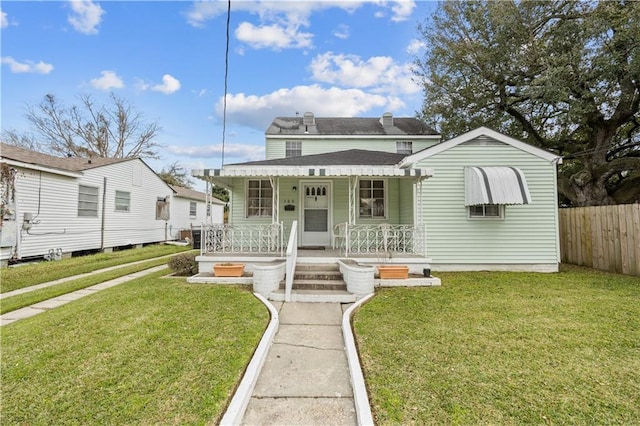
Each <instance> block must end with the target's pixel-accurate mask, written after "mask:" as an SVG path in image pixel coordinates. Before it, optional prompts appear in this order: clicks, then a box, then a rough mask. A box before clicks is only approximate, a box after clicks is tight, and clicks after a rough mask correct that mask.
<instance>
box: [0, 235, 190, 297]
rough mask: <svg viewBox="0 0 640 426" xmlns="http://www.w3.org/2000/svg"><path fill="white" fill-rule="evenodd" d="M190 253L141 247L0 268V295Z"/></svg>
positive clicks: (180, 249)
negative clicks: (122, 266) (75, 276)
mask: <svg viewBox="0 0 640 426" xmlns="http://www.w3.org/2000/svg"><path fill="white" fill-rule="evenodd" d="M188 250H191V248H190V247H189V246H175V245H171V244H154V245H149V246H145V247H142V248H136V249H129V250H120V251H114V252H112V253H98V254H91V255H87V256H78V257H72V258H69V259H62V260H59V261H55V262H39V263H33V264H30V265H22V266H17V267H11V268H0V293H6V292H9V291H13V290H17V289H19V288H24V287H29V286H32V285H35V284H40V283H45V282H49V281H55V280H57V279H60V278H64V277H69V276H72V275H78V274H83V273H86V272H92V271H95V270H98V269H103V268H108V267H110V266H116V265H122V264H124V263H130V262H137V261H139V260H145V259H151V258H154V257H159V256H165V255H169V254H173V253H180V252H184V251H188Z"/></svg>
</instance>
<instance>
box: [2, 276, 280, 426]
mask: <svg viewBox="0 0 640 426" xmlns="http://www.w3.org/2000/svg"><path fill="white" fill-rule="evenodd" d="M169 272H170V271H169V270H168V269H167V270H165V271H164V272H161V273H155V274H152V275H149V276H146V277H143V278H140V279H137V280H134V281H131V282H128V283H124V284H121V285H119V286H116V287H113V288H110V289H107V290H103V291H100V292H98V293H96V294H94V295H91V296H87V297H85V298H82V299H80V300H77V301H75V302H72V303H69V304H67V305H64V306H62V307H59V308H56V309H53V310H51V311H47V312H45V313H42V314H39V315H36V316H34V317H31V318H27V319H24V320H21V321H18V322H15V323H13V324H9V325H7V326H4V327H2V329H1V331H2V360H1V362H2V419H1V420H2V421H1V422H2V424H7V425H8V424H29V425H51V424H83V425H85V424H110V425H132V424H145V425H149V424H163V425H164V424H180V425H183V424H207V423H212V424H213V423H215V422H216V420H217V419H218V418H219V417H220V416H221V415H222V413H223V412H224V409H225V406H226V403H227V402H228V399H229V398H230V396H231V395H232V393H233V391H234V387H235V385H236V384H237V383H238V381H239V379H240V378H241V375H242V372H243V370H244V368H245V366H246V365H247V363H248V362H249V359H250V357H251V356H252V354H253V351H254V349H255V347H256V346H257V344H258V342H259V340H260V338H261V336H262V333H263V331H264V329H265V327H266V325H267V322H268V320H269V313H268V311H267V310H266V308H265V307H264V306H263V305H262V303H260V301H258V300H257V299H256V298H255V297H254V296H253V295H252V294H251V293H250V292H249V291H247V290H246V289H245V288H241V287H234V286H210V285H200V284H199V285H194V284H187V283H186V281H185V279H184V278H163V277H161V275H164V274H167V273H169Z"/></svg>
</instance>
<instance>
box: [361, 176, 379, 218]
mask: <svg viewBox="0 0 640 426" xmlns="http://www.w3.org/2000/svg"><path fill="white" fill-rule="evenodd" d="M358 194H359V197H360V217H362V218H372V219H373V218H384V217H385V212H384V204H385V190H384V180H381V179H361V180H360V181H359V192H358Z"/></svg>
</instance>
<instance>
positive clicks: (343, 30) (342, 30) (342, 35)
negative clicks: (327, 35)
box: [333, 24, 349, 40]
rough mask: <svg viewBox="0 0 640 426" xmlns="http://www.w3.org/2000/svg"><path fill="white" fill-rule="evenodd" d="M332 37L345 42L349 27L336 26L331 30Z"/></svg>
mask: <svg viewBox="0 0 640 426" xmlns="http://www.w3.org/2000/svg"><path fill="white" fill-rule="evenodd" d="M333 35H334V36H335V37H337V38H339V39H342V40H346V39H348V38H349V27H348V26H347V25H344V24H341V25H338V28H336V29H335V30H333Z"/></svg>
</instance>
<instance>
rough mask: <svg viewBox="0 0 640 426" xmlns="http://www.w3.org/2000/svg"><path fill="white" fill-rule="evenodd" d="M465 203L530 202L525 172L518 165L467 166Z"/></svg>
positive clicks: (468, 204) (474, 204) (467, 204)
mask: <svg viewBox="0 0 640 426" xmlns="http://www.w3.org/2000/svg"><path fill="white" fill-rule="evenodd" d="M464 184H465V185H464V186H465V192H464V205H465V206H477V205H481V204H530V203H531V195H530V194H529V188H528V187H527V180H526V179H525V177H524V173H522V171H521V170H520V169H518V168H516V167H465V168H464Z"/></svg>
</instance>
